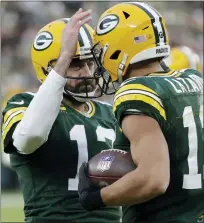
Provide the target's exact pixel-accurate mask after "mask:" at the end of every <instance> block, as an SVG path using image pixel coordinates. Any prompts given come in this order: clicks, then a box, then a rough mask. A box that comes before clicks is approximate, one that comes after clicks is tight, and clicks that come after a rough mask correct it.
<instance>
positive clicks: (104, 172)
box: [88, 149, 136, 188]
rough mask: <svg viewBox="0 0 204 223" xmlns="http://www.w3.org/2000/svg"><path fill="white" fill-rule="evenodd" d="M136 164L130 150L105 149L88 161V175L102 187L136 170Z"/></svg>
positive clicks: (95, 183) (94, 182)
mask: <svg viewBox="0 0 204 223" xmlns="http://www.w3.org/2000/svg"><path fill="white" fill-rule="evenodd" d="M135 168H136V165H135V164H134V162H133V160H132V156H131V154H130V153H129V152H125V151H123V150H119V149H109V150H103V151H101V152H100V153H98V154H97V155H95V156H94V157H92V158H91V159H90V160H89V162H88V176H89V178H90V180H91V182H92V183H93V184H94V185H96V186H98V187H100V188H102V187H106V186H108V185H111V184H112V183H114V182H115V181H117V180H118V179H119V178H121V177H122V176H124V175H125V174H127V173H129V172H130V171H132V170H134V169H135Z"/></svg>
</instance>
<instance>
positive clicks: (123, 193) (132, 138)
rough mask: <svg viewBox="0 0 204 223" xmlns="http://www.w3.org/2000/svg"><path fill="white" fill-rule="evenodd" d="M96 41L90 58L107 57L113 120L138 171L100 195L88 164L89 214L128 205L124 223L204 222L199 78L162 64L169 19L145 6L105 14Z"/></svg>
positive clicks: (83, 190) (83, 178)
mask: <svg viewBox="0 0 204 223" xmlns="http://www.w3.org/2000/svg"><path fill="white" fill-rule="evenodd" d="M94 41H95V43H96V45H95V50H93V52H95V51H96V52H97V53H98V51H101V55H102V56H101V58H100V61H98V63H99V64H100V63H101V64H100V66H103V69H102V68H101V69H100V70H99V71H101V72H100V75H102V76H103V75H104V76H105V77H106V79H108V74H110V76H111V80H112V82H119V84H120V85H119V88H118V90H117V92H116V94H115V96H114V103H113V112H114V114H115V117H116V119H117V121H118V123H119V124H120V127H121V129H122V131H123V133H124V134H125V136H126V137H127V138H128V141H129V149H128V151H130V152H131V154H132V158H133V161H134V163H135V164H136V166H137V167H136V169H135V170H133V171H131V172H130V173H128V174H126V175H125V176H123V177H122V178H120V179H119V180H117V181H116V182H114V183H113V184H111V185H109V186H107V187H104V188H102V189H101V188H98V189H96V187H95V186H93V185H92V184H91V182H90V180H89V177H88V176H87V163H83V164H82V166H81V168H80V170H79V186H78V188H79V194H80V196H79V198H80V202H81V204H82V206H83V207H84V208H85V209H86V210H89V211H90V210H95V209H97V208H98V207H99V206H101V207H104V206H112V205H113V206H114V205H123V222H125V223H129V222H131V223H137V222H143V223H150V222H151V223H153V222H161V223H163V222H165V223H172V222H174V223H181V222H182V223H189V222H203V221H204V215H203V214H204V212H203V211H204V209H203V208H204V199H203V197H204V177H203V174H204V173H203V165H204V156H203V155H204V149H203V148H204V147H203V140H204V138H203V79H202V75H201V74H200V73H199V72H198V71H197V70H193V69H184V70H181V71H180V70H178V71H175V70H171V69H169V68H168V67H167V66H166V65H165V64H164V63H163V62H162V60H163V58H165V57H167V56H169V55H170V46H169V42H168V35H167V28H166V24H165V19H164V17H163V16H162V15H161V14H160V13H159V12H158V11H157V10H156V9H154V8H153V7H152V6H151V5H149V4H146V3H143V2H124V3H120V4H116V5H114V6H113V7H111V8H109V9H108V10H106V11H105V12H104V13H103V14H102V15H101V17H100V19H99V21H98V24H97V26H96V32H95V36H94ZM192 56H193V55H192ZM98 63H97V64H98ZM98 75H99V74H98ZM101 200H102V201H103V202H101Z"/></svg>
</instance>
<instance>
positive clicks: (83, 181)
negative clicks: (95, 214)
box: [78, 162, 106, 211]
mask: <svg viewBox="0 0 204 223" xmlns="http://www.w3.org/2000/svg"><path fill="white" fill-rule="evenodd" d="M78 193H79V201H80V203H81V205H82V207H83V208H84V209H85V210H87V211H93V210H95V209H98V208H100V207H105V206H106V205H105V204H104V203H103V201H102V198H101V190H100V188H98V187H96V186H95V185H93V184H92V183H91V181H90V180H89V178H88V163H86V162H84V163H82V165H81V167H80V169H79V185H78Z"/></svg>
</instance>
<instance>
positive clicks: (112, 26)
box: [94, 2, 170, 82]
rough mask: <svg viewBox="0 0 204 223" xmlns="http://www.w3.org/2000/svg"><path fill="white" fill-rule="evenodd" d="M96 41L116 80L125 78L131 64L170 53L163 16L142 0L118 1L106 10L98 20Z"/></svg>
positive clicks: (162, 56) (107, 68)
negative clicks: (141, 0) (131, 0)
mask: <svg viewBox="0 0 204 223" xmlns="http://www.w3.org/2000/svg"><path fill="white" fill-rule="evenodd" d="M94 43H95V45H98V46H99V47H100V48H101V59H100V61H101V64H102V65H103V67H104V68H105V70H107V71H108V73H110V74H111V79H112V81H113V82H114V81H118V80H119V82H121V81H122V77H123V76H124V75H125V73H126V71H127V68H128V66H129V65H130V64H135V63H139V62H140V61H144V60H148V59H153V58H165V57H167V56H169V54H170V46H169V45H168V36H167V30H166V25H165V21H164V19H163V17H162V16H161V14H160V13H159V12H158V11H156V10H155V9H154V8H152V7H151V6H150V5H148V4H146V3H142V2H124V3H119V4H116V5H114V6H113V7H111V8H109V9H108V10H106V11H105V12H104V13H103V14H102V16H101V17H100V19H99V22H98V24H97V29H96V32H95V35H94ZM101 70H103V69H101ZM101 75H102V74H101Z"/></svg>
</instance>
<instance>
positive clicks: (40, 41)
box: [33, 32, 53, 50]
mask: <svg viewBox="0 0 204 223" xmlns="http://www.w3.org/2000/svg"><path fill="white" fill-rule="evenodd" d="M52 41H53V36H52V34H51V33H49V32H41V33H39V34H38V35H37V36H36V38H35V40H34V43H33V47H34V48H35V50H45V49H47V48H48V47H49V46H50V45H51V44H52Z"/></svg>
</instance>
